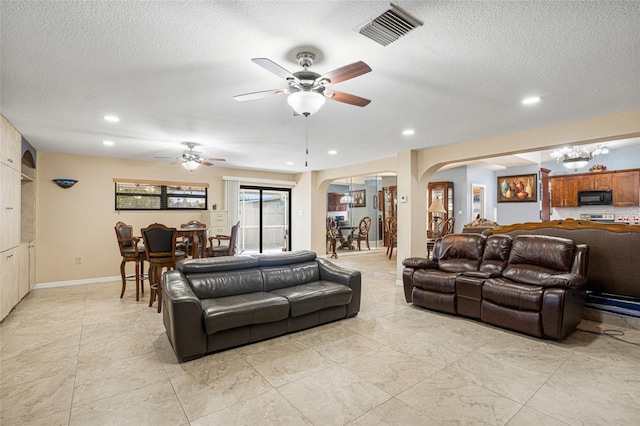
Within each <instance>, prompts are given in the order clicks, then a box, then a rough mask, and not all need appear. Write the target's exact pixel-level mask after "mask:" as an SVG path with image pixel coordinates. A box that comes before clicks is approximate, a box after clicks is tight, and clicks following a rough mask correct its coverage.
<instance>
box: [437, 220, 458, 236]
mask: <svg viewBox="0 0 640 426" xmlns="http://www.w3.org/2000/svg"><path fill="white" fill-rule="evenodd" d="M455 223H456V218H455V217H450V218H449V219H447V220H445V221H444V223H443V224H442V230H441V231H440V235H439V238H441V237H444V236H445V235H447V234H453V226H454V225H455Z"/></svg>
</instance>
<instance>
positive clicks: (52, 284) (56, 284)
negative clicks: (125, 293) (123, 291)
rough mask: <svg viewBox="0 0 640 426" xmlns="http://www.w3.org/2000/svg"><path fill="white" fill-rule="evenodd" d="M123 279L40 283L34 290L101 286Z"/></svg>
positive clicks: (117, 276) (106, 278)
mask: <svg viewBox="0 0 640 426" xmlns="http://www.w3.org/2000/svg"><path fill="white" fill-rule="evenodd" d="M121 280H122V278H121V277H120V276H119V275H116V276H114V277H98V278H85V279H82V280H71V281H53V282H50V283H39V284H36V285H34V286H33V290H39V289H43V288H54V287H67V286H70V285H83V284H99V283H106V282H109V281H121Z"/></svg>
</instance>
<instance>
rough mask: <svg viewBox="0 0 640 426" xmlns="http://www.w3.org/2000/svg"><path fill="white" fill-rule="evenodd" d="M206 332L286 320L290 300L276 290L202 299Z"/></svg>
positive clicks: (210, 332)
mask: <svg viewBox="0 0 640 426" xmlns="http://www.w3.org/2000/svg"><path fill="white" fill-rule="evenodd" d="M200 303H201V305H202V311H203V314H204V328H205V331H206V333H207V334H213V333H216V332H218V331H222V330H229V329H231V328H237V327H243V326H246V325H252V324H263V323H268V322H274V321H280V320H284V319H286V318H287V317H288V316H289V301H288V300H287V299H286V298H284V297H282V296H278V295H276V294H271V293H264V292H261V291H260V292H256V293H248V294H240V295H236V296H227V297H216V298H211V299H204V300H201V301H200Z"/></svg>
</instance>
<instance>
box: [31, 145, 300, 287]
mask: <svg viewBox="0 0 640 426" xmlns="http://www.w3.org/2000/svg"><path fill="white" fill-rule="evenodd" d="M222 176H241V177H248V178H262V179H272V180H281V181H295V180H296V178H297V177H296V176H295V175H292V174H284V173H265V172H255V171H250V170H239V169H229V168H221V167H218V166H213V167H201V168H200V169H198V170H196V171H194V172H188V171H186V170H185V169H184V168H183V167H181V166H179V165H169V164H166V163H159V162H152V161H132V160H122V159H114V158H103V157H88V156H79V155H68V154H57V153H50V152H38V173H37V188H38V191H37V202H36V205H37V213H36V221H37V222H36V229H37V235H36V250H37V265H36V283H51V282H58V281H71V280H80V279H91V278H100V277H111V276H119V275H120V270H119V268H120V260H121V257H120V253H119V251H118V246H117V243H116V237H115V232H114V229H113V227H114V225H115V223H116V222H118V221H122V222H125V223H127V224H130V225H133V227H134V230H135V232H136V233H137V234H138V235H139V233H140V229H141V228H143V227H145V226H147V225H149V224H151V223H154V222H159V223H163V224H165V225H167V226H178V227H179V226H180V224H182V223H186V222H188V221H189V220H192V219H197V220H200V218H201V213H202V211H197V212H184V211H179V212H173V211H167V212H148V211H144V212H116V211H115V210H114V184H113V178H132V179H149V180H168V181H176V182H198V183H207V184H209V185H210V187H209V200H208V204H209V206H208V207H209V209H210V208H211V205H212V204H217V205H218V209H223V208H225V207H226V206H224V200H225V194H224V181H223V180H222ZM55 178H72V179H76V180H78V183H77V184H76V185H75V186H73V187H72V188H69V189H62V188H60V187H58V186H57V185H56V184H55V183H53V182H52V181H51V180H52V179H55ZM301 197H302V195H301ZM297 198H298V197H297ZM305 248H308V247H305ZM76 257H81V258H82V263H81V264H80V265H76V261H75V259H76ZM127 268H132V264H130V265H128V266H127ZM128 270H131V269H128Z"/></svg>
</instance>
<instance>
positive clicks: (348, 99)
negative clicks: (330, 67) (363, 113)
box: [325, 90, 371, 107]
mask: <svg viewBox="0 0 640 426" xmlns="http://www.w3.org/2000/svg"><path fill="white" fill-rule="evenodd" d="M325 96H326V97H327V98H329V99H331V100H334V101H338V102H343V103H345V104H349V105H355V106H359V107H364V106H367V105H369V103H371V100H370V99H366V98H361V97H360V96H356V95H352V94H350V93H344V92H338V91H335V90H331V91H325Z"/></svg>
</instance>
